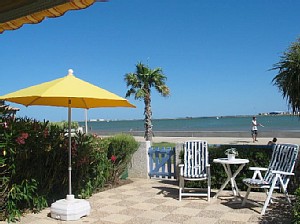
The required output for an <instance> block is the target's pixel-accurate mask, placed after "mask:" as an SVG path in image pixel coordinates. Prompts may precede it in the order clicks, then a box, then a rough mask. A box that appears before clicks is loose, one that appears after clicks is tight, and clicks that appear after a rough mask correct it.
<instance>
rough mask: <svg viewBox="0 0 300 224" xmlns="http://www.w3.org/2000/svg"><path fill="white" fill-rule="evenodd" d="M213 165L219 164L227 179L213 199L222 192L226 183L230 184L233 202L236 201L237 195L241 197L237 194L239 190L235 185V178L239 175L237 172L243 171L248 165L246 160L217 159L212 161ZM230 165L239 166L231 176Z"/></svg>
mask: <svg viewBox="0 0 300 224" xmlns="http://www.w3.org/2000/svg"><path fill="white" fill-rule="evenodd" d="M213 162H214V163H220V164H222V165H223V167H224V170H225V172H226V174H227V179H226V181H225V182H224V184H223V185H222V186H221V188H220V190H219V191H218V192H217V194H216V195H215V196H214V198H217V197H218V196H219V194H220V193H221V192H222V191H223V189H224V188H225V186H226V185H227V184H228V182H229V181H230V182H231V188H232V192H233V195H234V200H236V197H237V195H238V196H241V195H240V193H239V189H238V187H237V185H236V182H235V178H236V176H237V175H238V174H239V172H240V171H241V170H242V169H243V167H244V166H245V165H246V164H247V163H249V160H248V159H239V158H237V159H230V160H229V159H228V158H218V159H214V160H213ZM230 165H240V166H239V168H238V169H237V170H236V171H235V172H234V174H232V172H231V168H230Z"/></svg>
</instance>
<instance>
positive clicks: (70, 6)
mask: <svg viewBox="0 0 300 224" xmlns="http://www.w3.org/2000/svg"><path fill="white" fill-rule="evenodd" d="M95 2H96V0H72V1H70V2H68V3H64V4H62V5H58V6H55V7H53V8H50V9H47V10H43V11H40V12H36V13H33V14H31V15H28V16H24V17H21V18H18V19H15V20H12V21H9V22H5V23H0V33H3V32H4V31H5V30H15V29H19V28H20V27H22V26H23V25H24V24H34V23H40V22H42V21H43V20H44V19H45V18H46V17H48V18H54V17H59V16H62V15H63V14H64V13H65V12H67V11H68V10H78V9H84V8H87V7H89V6H91V5H92V4H94V3H95Z"/></svg>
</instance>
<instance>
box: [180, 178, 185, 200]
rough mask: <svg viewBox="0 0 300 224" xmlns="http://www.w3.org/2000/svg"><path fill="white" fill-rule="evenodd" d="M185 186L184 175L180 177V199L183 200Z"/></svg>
mask: <svg viewBox="0 0 300 224" xmlns="http://www.w3.org/2000/svg"><path fill="white" fill-rule="evenodd" d="M183 188H184V179H183V177H182V176H180V177H179V201H181V197H182V195H181V193H182V191H183Z"/></svg>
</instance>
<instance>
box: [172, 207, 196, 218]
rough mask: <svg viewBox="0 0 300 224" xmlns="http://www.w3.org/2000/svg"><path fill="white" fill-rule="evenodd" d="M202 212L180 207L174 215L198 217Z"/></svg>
mask: <svg viewBox="0 0 300 224" xmlns="http://www.w3.org/2000/svg"><path fill="white" fill-rule="evenodd" d="M199 212H200V210H199V209H195V208H185V207H180V208H177V209H175V210H174V211H173V212H172V214H174V215H176V214H181V215H187V216H196V215H197V214H199Z"/></svg>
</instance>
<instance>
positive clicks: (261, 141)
mask: <svg viewBox="0 0 300 224" xmlns="http://www.w3.org/2000/svg"><path fill="white" fill-rule="evenodd" d="M134 138H135V140H136V141H138V142H144V141H145V139H144V137H142V136H134ZM189 140H206V141H207V143H208V144H232V145H267V143H268V142H269V141H270V140H272V138H264V137H262V138H259V137H258V142H255V143H253V141H252V138H251V137H250V138H249V137H248V138H238V137H197V138H196V137H153V139H152V142H154V143H159V142H171V143H183V142H185V141H189ZM277 143H278V144H283V143H290V144H297V145H300V138H277Z"/></svg>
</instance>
